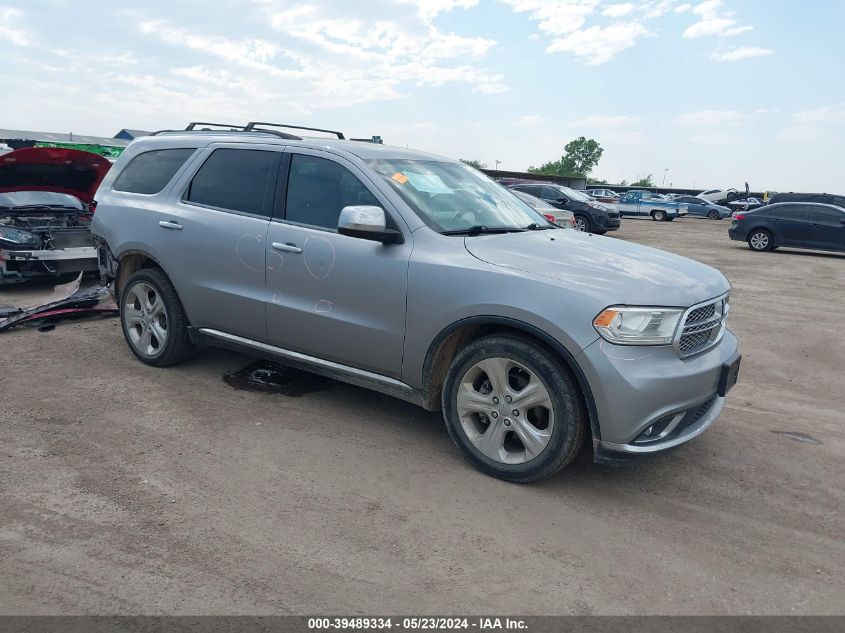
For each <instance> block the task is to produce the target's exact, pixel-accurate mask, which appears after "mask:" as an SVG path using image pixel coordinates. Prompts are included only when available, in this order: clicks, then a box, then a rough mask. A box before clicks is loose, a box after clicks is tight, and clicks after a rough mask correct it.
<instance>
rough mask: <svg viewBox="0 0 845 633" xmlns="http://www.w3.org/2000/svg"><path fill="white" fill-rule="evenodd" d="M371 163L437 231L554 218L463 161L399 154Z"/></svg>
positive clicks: (508, 225)
mask: <svg viewBox="0 0 845 633" xmlns="http://www.w3.org/2000/svg"><path fill="white" fill-rule="evenodd" d="M368 163H369V165H370V166H371V167H372V168H373V169H374V170H375V171H376V172H377V173H378V174H379V175H380V176H382V177H383V178H384V180H385V182H387V183H388V184H389V185H390V186H391V187H392V188H393V190H394V191H396V192H397V193H398V194H399V195H400V196H401V198H402V200H404V201H405V203H406V204H407V205H408V206H409V207H411V209H413V210H414V212H415V213H416V214H417V215H419V216H420V219H422V220H423V222H425V223H426V224H428V225H429V226H431V227H432V228H434V229H435V230H436V231H440V232H444V231H461V230H467V229H470V228H473V227H479V226H483V227H485V228H488V229H524V228H526V227H528V226H529V225H532V224H540V225H543V226H545V225H547V224H548V222H546V220H545V218H543V217H542V216H540V215H539V214H537V213H536V212H535V211H534V210H533V209H531V208H530V207H529V206H528V205H527V204H525V203H524V202H522V201H521V200H519V199H518V198H517V197H516V196H515V195H513V194H512V193H511V192H510V191H508V190H507V189H505V188H504V187H502V186H501V185H500V184H498V183H496V182H494V181H493V180H491V179H490V178H487V177H486V176H485V175H483V174H481V173H480V172H478V171H476V170H475V169H472V168H471V167H468V166H466V165H464V164H462V163H449V162H441V161H427V160H399V159H395V160H389V159H388V160H384V159H380V160H370V161H368Z"/></svg>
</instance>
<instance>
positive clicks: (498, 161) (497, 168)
mask: <svg viewBox="0 0 845 633" xmlns="http://www.w3.org/2000/svg"><path fill="white" fill-rule="evenodd" d="M501 162H502V161H500V160H497V161H496V171H499V163H501Z"/></svg>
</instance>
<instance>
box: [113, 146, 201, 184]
mask: <svg viewBox="0 0 845 633" xmlns="http://www.w3.org/2000/svg"><path fill="white" fill-rule="evenodd" d="M195 151H196V149H195V148H188V149H184V148H179V149H157V150H152V151H150V152H144V153H143V154H138V155H137V156H136V157H135V158H133V159H132V160H131V161H129V164H128V165H127V166H126V167H125V168H124V170H123V171H122V172H121V174H120V175H119V176H118V177H117V180H115V181H114V187H113V188H114V189H115V191H126V192H128V193H144V194H155V193H158V192H160V191H161V190H162V189H164V187H165V185H167V183H169V182H170V180H171V179H172V178H173V176H174V175H175V174H176V172H177V171H179V168H180V167H181V166H182V165H184V164H185V161H186V160H188V158H189V157H190V156H191V155H192V154H193V153H194V152H195Z"/></svg>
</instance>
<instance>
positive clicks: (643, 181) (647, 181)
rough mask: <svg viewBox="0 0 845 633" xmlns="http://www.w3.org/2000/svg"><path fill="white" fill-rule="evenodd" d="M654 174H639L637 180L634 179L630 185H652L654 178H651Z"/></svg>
mask: <svg viewBox="0 0 845 633" xmlns="http://www.w3.org/2000/svg"><path fill="white" fill-rule="evenodd" d="M653 176H654V174H649V175H648V176H644V175H640V178H639V180H635V181H634V182H632V183H631V186H632V187H654V180H652V178H653Z"/></svg>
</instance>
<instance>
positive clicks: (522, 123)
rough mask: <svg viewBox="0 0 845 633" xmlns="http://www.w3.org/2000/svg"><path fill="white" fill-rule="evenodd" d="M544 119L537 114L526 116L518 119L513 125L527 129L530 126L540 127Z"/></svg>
mask: <svg viewBox="0 0 845 633" xmlns="http://www.w3.org/2000/svg"><path fill="white" fill-rule="evenodd" d="M545 120H546V119H544V118H543V117H541V116H540V115H539V114H526V115H524V116H521V117H519V118H518V119H517V120H516V121H514V122H513V124H514V125H516V126H518V127H528V126H531V125H540V124H541V123H543V122H544V121H545Z"/></svg>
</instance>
